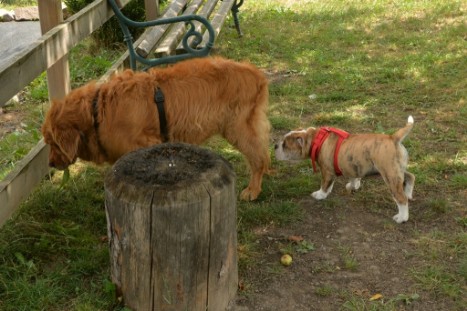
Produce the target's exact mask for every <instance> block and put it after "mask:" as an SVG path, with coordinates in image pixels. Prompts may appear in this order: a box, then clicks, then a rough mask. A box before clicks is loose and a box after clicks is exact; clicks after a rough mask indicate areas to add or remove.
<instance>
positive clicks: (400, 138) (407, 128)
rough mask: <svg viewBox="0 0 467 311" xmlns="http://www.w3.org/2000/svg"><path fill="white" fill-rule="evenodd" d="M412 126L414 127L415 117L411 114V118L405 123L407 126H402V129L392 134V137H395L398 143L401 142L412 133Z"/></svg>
mask: <svg viewBox="0 0 467 311" xmlns="http://www.w3.org/2000/svg"><path fill="white" fill-rule="evenodd" d="M412 128H413V118H412V116H409V118H408V119H407V124H406V125H405V127H403V128H401V129H400V130H398V131H397V132H395V133H394V134H393V135H392V138H393V139H394V141H395V142H396V143H400V142H402V141H403V140H404V138H405V137H406V136H407V135H408V134H409V133H410V131H411V130H412Z"/></svg>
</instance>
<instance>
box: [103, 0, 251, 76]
mask: <svg viewBox="0 0 467 311" xmlns="http://www.w3.org/2000/svg"><path fill="white" fill-rule="evenodd" d="M107 1H108V3H109V4H110V6H111V7H112V10H113V11H114V13H115V16H117V19H118V22H119V24H120V28H121V29H122V31H123V37H124V41H125V43H126V45H127V47H128V52H129V55H130V68H131V69H133V70H136V69H137V66H136V62H137V61H138V62H140V63H141V64H143V65H145V66H146V67H145V68H144V70H147V69H148V68H150V67H153V66H157V65H161V64H170V63H175V62H178V61H181V60H184V59H188V58H194V57H204V56H207V55H209V53H210V51H211V49H212V48H213V46H214V39H215V32H214V29H213V27H212V25H211V23H210V22H209V20H207V19H206V18H205V17H203V16H200V15H196V14H190V15H180V16H176V17H171V18H160V19H156V20H152V21H146V22H136V21H133V20H131V19H129V18H127V17H126V16H125V15H123V13H122V12H121V10H120V6H119V5H117V2H116V0H107ZM117 1H118V0H117ZM237 1H238V0H236V1H235V3H234V5H233V6H232V9H231V11H232V15H233V17H234V23H235V27H236V29H237V32H238V34H239V35H240V36H241V35H242V33H241V30H240V26H239V22H238V17H237V13H238V8H239V7H240V6H241V5H242V4H243V0H239V2H238V3H237ZM193 21H198V22H200V23H202V24H203V25H204V26H205V27H206V30H207V31H208V33H209V39H208V42H207V43H206V45H205V46H203V47H200V48H198V46H199V44H200V43H201V42H202V40H203V35H202V34H201V33H200V32H198V31H196V30H195V26H194V24H193ZM179 22H185V23H186V24H188V25H190V29H189V30H188V31H187V32H186V33H185V35H184V36H183V39H182V43H183V48H184V49H185V51H186V53H185V54H180V55H168V56H164V57H161V58H153V59H146V58H144V57H142V56H141V55H139V54H138V53H137V52H136V49H135V47H134V45H133V37H132V35H131V33H130V30H129V27H135V28H146V27H151V26H160V25H165V24H175V23H179ZM192 36H194V40H193V47H192V46H190V45H189V44H188V40H189V38H190V37H192Z"/></svg>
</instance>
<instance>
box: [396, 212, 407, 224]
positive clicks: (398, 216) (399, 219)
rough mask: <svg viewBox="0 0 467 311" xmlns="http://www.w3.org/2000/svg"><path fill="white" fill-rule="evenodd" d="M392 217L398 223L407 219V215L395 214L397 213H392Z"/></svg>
mask: <svg viewBox="0 0 467 311" xmlns="http://www.w3.org/2000/svg"><path fill="white" fill-rule="evenodd" d="M392 219H394V221H395V222H397V223H398V224H401V223H403V222H406V221H407V220H409V215H401V214H397V215H394V217H392Z"/></svg>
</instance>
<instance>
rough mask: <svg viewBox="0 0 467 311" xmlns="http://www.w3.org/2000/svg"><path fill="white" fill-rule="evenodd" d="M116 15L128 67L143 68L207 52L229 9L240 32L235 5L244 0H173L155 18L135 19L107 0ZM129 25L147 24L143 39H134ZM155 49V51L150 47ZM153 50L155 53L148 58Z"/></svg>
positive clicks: (118, 5) (116, 1) (240, 3)
mask: <svg viewBox="0 0 467 311" xmlns="http://www.w3.org/2000/svg"><path fill="white" fill-rule="evenodd" d="M108 2H109V4H110V6H111V7H112V10H113V11H114V13H115V15H116V16H117V18H118V21H119V24H120V27H121V28H122V31H123V34H124V41H125V42H126V44H127V47H128V50H129V55H130V68H132V69H133V70H136V69H137V68H138V67H137V62H139V63H141V64H142V65H143V69H147V68H149V67H153V66H157V65H161V64H169V63H175V62H178V61H180V60H184V59H188V58H193V57H203V56H207V55H208V54H209V53H210V51H211V49H212V48H213V46H214V41H215V39H216V37H217V35H218V34H219V32H220V30H221V27H222V25H223V24H224V21H225V19H226V17H227V15H228V13H229V11H230V12H232V16H233V19H234V23H235V28H236V29H237V32H238V35H239V36H242V32H241V30H240V25H239V21H238V16H237V13H238V8H239V7H240V6H241V5H242V4H243V0H220V1H219V0H173V1H171V3H170V4H169V5H168V7H167V8H166V10H165V11H164V13H163V14H162V15H161V16H160V17H159V18H157V19H155V20H152V21H146V22H137V21H133V20H131V19H129V18H127V17H126V16H125V15H124V14H123V13H122V12H121V10H120V9H121V5H120V4H119V3H118V0H108ZM129 27H135V28H147V29H146V31H145V32H144V34H143V35H142V36H143V37H144V39H143V40H138V42H135V41H133V38H132V36H131V34H130V30H129ZM153 49H154V51H153ZM152 51H153V53H154V57H153V58H150V57H149V56H150V55H151V52H152Z"/></svg>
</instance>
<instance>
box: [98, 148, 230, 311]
mask: <svg viewBox="0 0 467 311" xmlns="http://www.w3.org/2000/svg"><path fill="white" fill-rule="evenodd" d="M105 207H106V215H107V224H108V236H109V243H110V257H111V278H112V281H113V282H114V283H115V284H116V286H117V293H118V294H119V295H121V297H122V298H123V301H124V303H125V305H126V306H128V307H129V308H131V309H133V310H142V311H146V310H190V311H195V310H203V311H205V310H213V311H220V310H226V309H227V308H228V305H229V303H231V302H232V301H233V299H234V298H235V295H236V292H237V286H238V270H237V231H236V225H237V210H236V193H235V174H234V173H233V171H232V168H231V166H230V165H229V163H228V162H226V161H225V160H224V159H222V158H221V157H220V156H218V155H216V154H214V153H212V152H210V151H208V150H206V149H203V148H200V147H195V146H191V145H187V144H161V145H157V146H154V147H151V148H146V149H140V150H137V151H135V152H131V153H129V154H127V155H125V156H124V157H122V158H121V159H119V160H118V161H117V162H116V163H115V165H114V166H113V168H112V170H111V172H109V174H108V175H107V176H106V179H105Z"/></svg>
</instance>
